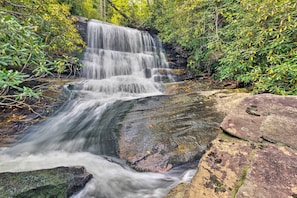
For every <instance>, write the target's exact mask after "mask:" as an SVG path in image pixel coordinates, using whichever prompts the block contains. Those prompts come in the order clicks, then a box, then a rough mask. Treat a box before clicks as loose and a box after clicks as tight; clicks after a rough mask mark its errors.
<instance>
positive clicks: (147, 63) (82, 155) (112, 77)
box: [0, 20, 195, 198]
mask: <svg viewBox="0 0 297 198" xmlns="http://www.w3.org/2000/svg"><path fill="white" fill-rule="evenodd" d="M87 40H88V42H87V44H88V45H87V46H88V47H87V49H86V50H85V52H84V55H83V58H82V62H83V65H84V67H83V70H82V74H83V79H82V80H81V81H79V82H76V83H73V84H70V85H65V87H64V89H65V91H66V92H68V93H69V101H68V102H67V103H65V104H64V105H63V106H62V107H61V108H60V109H59V110H58V111H57V112H56V113H55V114H54V115H53V116H51V117H49V118H48V119H47V120H46V121H43V122H42V123H39V124H36V125H34V126H32V127H30V128H29V129H28V130H27V131H26V132H25V134H26V135H25V136H24V137H23V138H22V139H21V140H20V141H19V142H18V143H17V144H15V145H14V146H12V147H9V148H1V150H0V172H20V171H29V170H38V169H47V168H54V167H58V166H84V167H85V168H86V169H87V171H88V172H90V173H91V174H92V175H93V179H92V180H91V181H90V182H89V183H88V184H87V185H86V187H85V188H84V189H83V190H82V191H81V192H79V193H78V194H76V195H74V196H73V197H102V198H118V197H121V198H122V197H127V198H128V197H129V198H134V197H135V198H138V197H139V198H145V197H149V198H154V197H155V198H158V197H163V196H164V195H166V194H167V193H168V192H169V191H170V189H172V188H173V187H175V186H176V185H178V184H179V183H181V182H189V181H190V180H191V179H192V177H193V175H194V174H195V170H192V169H190V170H186V168H182V167H179V168H174V169H172V170H170V171H168V172H166V173H163V174H161V173H152V172H137V171H135V170H133V169H132V168H130V167H129V166H128V165H127V164H126V162H125V161H124V160H121V159H120V158H119V157H118V156H117V153H118V149H119V148H118V145H117V136H116V134H115V132H114V131H115V130H116V129H115V128H113V126H114V125H115V123H116V122H118V121H119V120H118V118H117V117H120V115H122V114H124V113H125V112H126V111H127V110H129V108H130V106H129V104H130V103H129V101H131V100H134V99H137V98H143V97H147V96H155V95H162V91H163V90H164V87H163V84H162V83H163V82H170V81H172V78H171V77H170V75H167V73H168V72H166V71H167V70H169V67H168V63H167V62H166V59H165V56H164V54H163V52H162V46H161V44H160V42H159V41H158V39H157V38H155V37H153V36H152V35H150V34H149V33H148V32H144V31H139V30H135V29H131V28H127V27H120V26H116V25H112V24H108V23H103V22H100V21H96V20H90V21H89V22H88V36H87ZM161 71H162V72H161Z"/></svg>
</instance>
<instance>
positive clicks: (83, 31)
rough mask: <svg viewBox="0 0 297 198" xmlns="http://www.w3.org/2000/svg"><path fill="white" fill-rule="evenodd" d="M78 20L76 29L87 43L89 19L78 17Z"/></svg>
mask: <svg viewBox="0 0 297 198" xmlns="http://www.w3.org/2000/svg"><path fill="white" fill-rule="evenodd" d="M77 19H78V20H77V22H76V29H77V30H78V33H79V34H80V35H81V37H82V39H83V40H84V41H85V42H87V28H88V20H89V19H88V18H84V17H81V16H78V17H77Z"/></svg>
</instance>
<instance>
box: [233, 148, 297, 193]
mask: <svg viewBox="0 0 297 198" xmlns="http://www.w3.org/2000/svg"><path fill="white" fill-rule="evenodd" d="M236 197H238V198H246V197H254V198H266V197H270V198H280V197H292V198H296V197H297V152H296V151H295V150H292V149H290V148H288V147H283V146H277V145H272V144H269V145H264V146H263V147H262V149H257V151H256V152H255V155H254V156H253V158H252V162H251V164H250V168H249V169H248V171H247V175H246V178H245V180H244V183H243V184H242V186H241V187H240V188H239V191H238V192H237V194H236Z"/></svg>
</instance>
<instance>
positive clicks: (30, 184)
mask: <svg viewBox="0 0 297 198" xmlns="http://www.w3.org/2000/svg"><path fill="white" fill-rule="evenodd" d="M91 178H92V175H91V174H89V173H87V172H86V170H85V168H84V167H57V168H53V169H45V170H37V171H28V172H18V173H9V172H5V173H0V195H1V197H22V198H26V197H28V198H29V197H30V198H31V197H70V196H71V195H73V194H75V193H77V192H78V191H80V190H82V189H83V187H84V186H85V185H86V183H87V182H88V181H90V180H91Z"/></svg>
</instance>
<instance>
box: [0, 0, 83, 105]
mask: <svg viewBox="0 0 297 198" xmlns="http://www.w3.org/2000/svg"><path fill="white" fill-rule="evenodd" d="M0 6H1V7H0V28H1V32H0V105H17V106H19V105H20V104H24V105H25V103H18V102H17V100H25V99H26V98H27V97H36V98H38V96H39V95H40V93H41V92H40V90H38V89H35V88H34V87H32V86H31V85H30V81H34V80H35V79H36V78H40V77H44V76H47V75H49V74H53V73H58V76H59V77H60V74H61V73H63V72H65V71H66V70H67V71H70V72H75V70H76V69H77V66H78V65H79V63H78V59H77V58H75V57H72V56H69V55H68V54H70V53H72V52H74V51H77V52H79V51H81V50H82V48H81V47H82V46H84V43H83V41H82V39H81V38H80V36H79V34H78V33H77V30H76V28H75V26H74V19H73V18H72V17H71V16H70V12H69V7H68V6H67V5H66V4H59V3H58V2H57V1H56V0H49V1H47V2H43V1H40V0H39V1H37V0H36V1H29V0H10V1H8V0H3V1H1V2H0ZM27 84H28V85H29V86H26V85H27ZM33 84H34V83H33ZM21 106H22V105H21ZM25 106H27V105H25ZM19 107H20V106H19Z"/></svg>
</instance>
